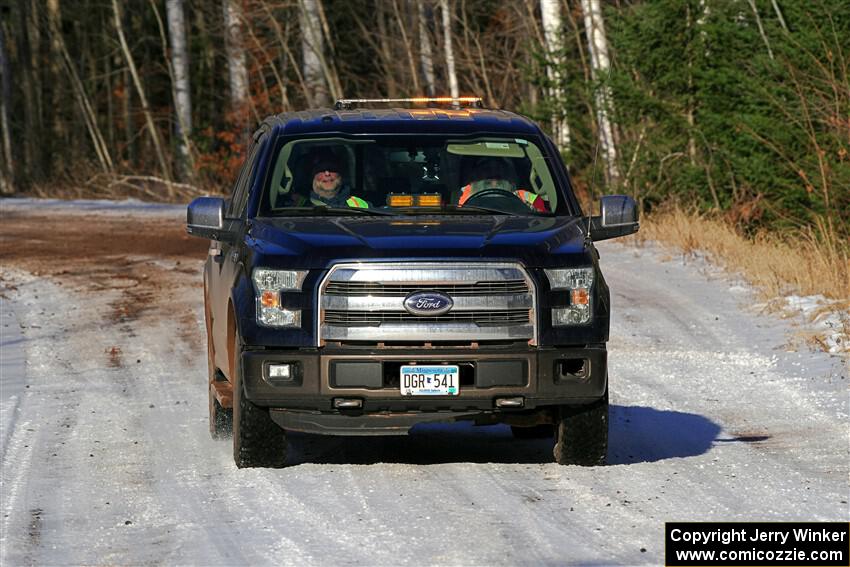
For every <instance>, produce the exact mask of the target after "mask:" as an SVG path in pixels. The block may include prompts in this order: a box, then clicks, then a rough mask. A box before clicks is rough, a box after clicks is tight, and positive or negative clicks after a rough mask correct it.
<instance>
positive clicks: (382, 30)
mask: <svg viewBox="0 0 850 567" xmlns="http://www.w3.org/2000/svg"><path fill="white" fill-rule="evenodd" d="M384 6H385V4H384V3H383V2H379V3H378V5H377V6H376V7H375V16H376V17H377V19H378V44H379V45H380V53H381V61H382V62H383V65H384V77H385V81H386V83H387V96H389V97H390V98H395V97H397V96H399V94H398V88H397V81H396V75H395V69H394V63H395V61H396V58H395V57H394V56H393V52H392V48H391V47H390V37H389V32H388V30H387V21H386V16H385V14H384Z"/></svg>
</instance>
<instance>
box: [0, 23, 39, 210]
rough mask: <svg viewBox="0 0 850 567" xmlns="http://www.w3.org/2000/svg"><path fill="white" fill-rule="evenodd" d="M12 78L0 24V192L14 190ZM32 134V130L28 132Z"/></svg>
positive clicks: (4, 38) (4, 29)
mask: <svg viewBox="0 0 850 567" xmlns="http://www.w3.org/2000/svg"><path fill="white" fill-rule="evenodd" d="M11 82H12V78H11V77H10V76H9V58H8V56H7V55H6V26H5V23H4V24H3V25H0V129H2V134H3V168H2V170H0V194H6V195H8V194H10V193H14V192H15V162H14V161H13V160H12V136H11V134H10V132H9V108H11V102H12V92H11ZM29 135H30V136H34V135H35V133H34V132H30V133H29Z"/></svg>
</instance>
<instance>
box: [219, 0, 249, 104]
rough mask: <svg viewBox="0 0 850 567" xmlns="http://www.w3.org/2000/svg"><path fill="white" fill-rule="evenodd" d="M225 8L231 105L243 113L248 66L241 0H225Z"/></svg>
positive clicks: (246, 98)
mask: <svg viewBox="0 0 850 567" xmlns="http://www.w3.org/2000/svg"><path fill="white" fill-rule="evenodd" d="M223 10H224V29H225V34H224V40H225V41H224V43H225V48H226V51H227V73H228V78H229V80H230V106H231V109H232V110H233V111H235V112H238V113H240V114H241V113H242V112H243V111H244V109H245V107H246V106H247V104H248V66H247V63H246V58H245V46H244V44H243V42H242V20H243V17H244V16H243V13H242V3H241V1H240V0H224V5H223Z"/></svg>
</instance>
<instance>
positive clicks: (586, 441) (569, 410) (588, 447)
mask: <svg viewBox="0 0 850 567" xmlns="http://www.w3.org/2000/svg"><path fill="white" fill-rule="evenodd" d="M553 453H554V455H555V462H557V463H558V464H560V465H581V466H585V467H592V466H597V465H604V464H605V458H606V456H607V453H608V390H607V389H606V390H605V395H604V396H603V397H602V399H600V400H597V401H595V402H593V403H592V404H589V405H586V406H561V408H560V411H559V416H558V419H557V420H556V421H555V449H554V451H553Z"/></svg>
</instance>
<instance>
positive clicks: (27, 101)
mask: <svg viewBox="0 0 850 567" xmlns="http://www.w3.org/2000/svg"><path fill="white" fill-rule="evenodd" d="M18 9H19V12H20V13H19V16H20V19H19V20H18V21H19V25H20V31H19V33H18V38H17V39H18V53H19V55H18V61H21V62H22V63H23V64H22V65H20V66H19V67H20V70H19V76H20V78H21V87H22V89H23V105H24V127H25V128H26V132H29V133H30V135H28V136H24V139H23V140H22V142H23V143H22V146H23V157H24V159H23V162H24V167H23V169H24V174H23V177H26V178H28V179H31V178H32V177H33V176H35V175H38V174H39V173H40V169H41V168H40V165H41V159H40V158H41V154H40V150H39V148H38V146H37V145H36V141H37V139H38V134H36V133H41V128H40V124H39V123H38V122H37V110H36V94H35V88H34V86H33V83H34V82H35V77H37V75H38V66H36V65H33V64H32V63H33V62H32V52H33V48H32V45H33V43H32V40H33V38H32V36H31V33H30V31H31V28H30V26H29V25H28V24H29V20H30V18H29V17H28V14H27V12H28V9H27V4H26V2H23V1H19V2H18ZM36 49H37V48H36ZM18 174H19V175H21V172H20V171H19V172H18Z"/></svg>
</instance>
